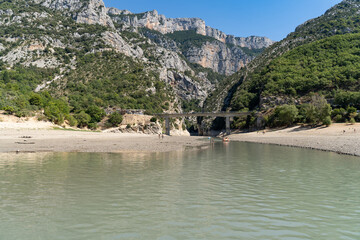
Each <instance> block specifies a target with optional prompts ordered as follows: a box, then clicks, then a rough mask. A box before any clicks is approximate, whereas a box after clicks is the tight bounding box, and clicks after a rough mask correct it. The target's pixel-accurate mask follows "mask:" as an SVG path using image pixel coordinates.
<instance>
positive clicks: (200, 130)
mask: <svg viewBox="0 0 360 240" xmlns="http://www.w3.org/2000/svg"><path fill="white" fill-rule="evenodd" d="M196 121H197V125H198V135H199V136H204V125H203V117H198V118H197V119H196Z"/></svg>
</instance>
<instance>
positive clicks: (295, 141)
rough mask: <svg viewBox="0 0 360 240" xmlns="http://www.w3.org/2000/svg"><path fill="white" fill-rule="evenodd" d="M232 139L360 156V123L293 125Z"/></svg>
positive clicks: (236, 136)
mask: <svg viewBox="0 0 360 240" xmlns="http://www.w3.org/2000/svg"><path fill="white" fill-rule="evenodd" d="M230 140H231V141H241V142H254V143H264V144H276V145H282V146H292V147H301V148H310V149H318V150H323V151H331V152H336V153H340V154H348V155H354V156H360V124H354V125H349V124H333V125H331V126H330V127H318V128H308V127H300V126H298V127H292V128H287V129H282V130H266V131H265V134H264V133H263V132H262V131H261V132H251V133H238V134H233V135H231V136H230Z"/></svg>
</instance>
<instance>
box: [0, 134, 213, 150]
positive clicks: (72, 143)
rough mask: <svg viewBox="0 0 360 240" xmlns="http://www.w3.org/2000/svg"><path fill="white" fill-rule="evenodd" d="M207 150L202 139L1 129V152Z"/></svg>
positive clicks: (205, 143)
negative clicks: (203, 148)
mask: <svg viewBox="0 0 360 240" xmlns="http://www.w3.org/2000/svg"><path fill="white" fill-rule="evenodd" d="M205 145H206V146H207V145H208V142H207V141H205V140H204V138H201V137H182V136H177V137H169V136H164V139H159V137H158V135H145V134H127V133H125V134H119V133H104V132H84V131H66V130H49V129H37V130H31V129H0V152H1V153H9V152H107V153H110V152H170V151H177V150H185V149H189V148H198V147H202V146H205Z"/></svg>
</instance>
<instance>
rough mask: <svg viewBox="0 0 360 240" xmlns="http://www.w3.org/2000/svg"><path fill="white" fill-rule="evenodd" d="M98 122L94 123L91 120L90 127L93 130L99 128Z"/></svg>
mask: <svg viewBox="0 0 360 240" xmlns="http://www.w3.org/2000/svg"><path fill="white" fill-rule="evenodd" d="M97 127H98V126H97V123H92V122H90V123H89V124H88V128H90V129H91V130H96V129H97Z"/></svg>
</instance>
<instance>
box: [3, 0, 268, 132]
mask: <svg viewBox="0 0 360 240" xmlns="http://www.w3.org/2000/svg"><path fill="white" fill-rule="evenodd" d="M133 15H134V14H132V13H130V12H128V11H121V10H117V9H113V8H111V9H108V8H106V7H105V5H104V3H103V1H102V0H26V1H25V0H7V1H1V2H0V26H1V27H0V109H4V110H7V111H8V112H10V113H15V114H17V115H18V116H28V115H31V114H33V112H42V111H43V112H44V114H45V116H46V117H47V118H48V119H50V120H52V121H54V122H58V123H62V122H63V121H64V120H67V121H68V122H72V123H75V122H77V123H78V125H80V126H86V125H89V126H91V127H93V128H96V124H97V123H98V122H99V121H101V120H102V118H103V117H104V116H105V110H108V109H119V108H121V109H144V110H145V111H147V113H154V112H163V111H170V112H176V111H177V112H180V111H190V110H197V109H199V108H200V107H202V106H203V102H204V101H205V99H206V98H207V97H208V95H209V93H210V92H211V91H213V90H214V89H215V88H216V86H217V85H219V84H220V83H221V81H222V79H224V77H225V74H228V75H229V74H231V73H233V72H235V71H237V70H238V69H240V68H241V67H243V66H245V65H246V64H248V63H249V62H250V61H251V60H252V59H253V58H254V57H255V56H256V55H257V54H259V53H260V52H261V51H263V48H264V47H266V46H268V45H270V44H272V41H271V40H269V39H266V38H258V37H250V38H236V37H233V36H227V35H225V34H223V33H221V32H220V31H218V30H215V29H211V28H209V27H207V26H205V23H204V21H202V20H199V19H173V20H170V19H166V18H165V17H163V16H161V15H158V14H157V13H156V12H154V11H153V12H148V13H144V14H138V15H136V14H135V15H136V17H135V18H132V17H131V16H133ZM141 15H144V16H145V15H149V16H153V15H156V16H155V17H156V19H158V21H159V22H161V21H165V23H166V26H167V28H168V29H170V28H172V29H173V30H171V31H170V30H166V31H165V30H164V31H162V30H161V28H156V27H152V25H151V24H150V25H147V26H146V25H141V24H138V23H139V22H141V21H142V19H143V18H142V17H140V16H141ZM128 18H129V19H133V20H134V21H135V19H137V20H136V21H135V22H137V23H135V22H131V21H130V23H131V24H130V23H127V21H125V20H122V19H128ZM149 18H150V17H149ZM154 21H155V20H154ZM125 23H126V24H125ZM171 24H172V25H171ZM197 24H199V26H198V28H195V26H196V25H197ZM155 25H156V24H155ZM155 25H154V26H155ZM200 25H201V26H200ZM200 29H203V32H200ZM107 112H108V111H107ZM89 117H90V119H89ZM75 120H76V121H75ZM174 126H177V127H178V128H179V129H180V128H182V122H181V121H179V120H177V122H176V124H174Z"/></svg>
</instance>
